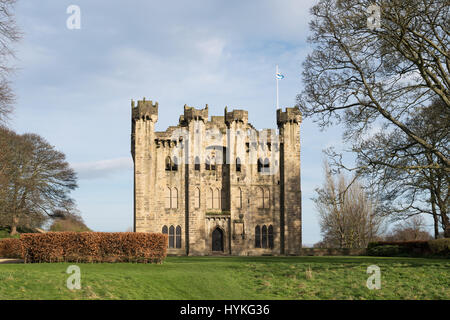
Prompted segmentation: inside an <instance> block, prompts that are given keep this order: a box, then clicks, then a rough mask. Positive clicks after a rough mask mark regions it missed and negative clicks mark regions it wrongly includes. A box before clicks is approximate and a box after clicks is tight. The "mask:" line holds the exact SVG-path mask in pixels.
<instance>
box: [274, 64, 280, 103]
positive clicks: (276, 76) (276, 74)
mask: <svg viewBox="0 0 450 320" xmlns="http://www.w3.org/2000/svg"><path fill="white" fill-rule="evenodd" d="M275 79H276V80H277V110H278V109H279V107H278V65H277V70H276V72H275Z"/></svg>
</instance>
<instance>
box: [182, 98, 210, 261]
mask: <svg viewBox="0 0 450 320" xmlns="http://www.w3.org/2000/svg"><path fill="white" fill-rule="evenodd" d="M181 120H182V122H183V123H184V125H185V126H186V128H187V132H188V134H189V139H187V141H186V145H185V148H186V150H187V154H186V158H187V159H186V164H185V176H184V184H185V197H186V205H185V241H186V244H185V246H186V254H188V255H204V252H205V250H206V246H205V237H206V231H205V215H204V211H205V209H204V208H205V207H206V199H205V197H204V196H203V195H205V194H206V186H205V184H204V183H202V173H203V174H204V165H203V163H204V159H203V150H204V149H205V141H204V137H205V132H206V123H207V122H208V105H206V107H205V108H204V109H196V108H194V107H190V106H187V105H185V106H184V114H183V116H182V119H181ZM196 165H197V167H196ZM196 199H198V200H197V201H198V203H196Z"/></svg>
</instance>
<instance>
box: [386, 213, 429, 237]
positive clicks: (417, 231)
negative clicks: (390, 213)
mask: <svg viewBox="0 0 450 320" xmlns="http://www.w3.org/2000/svg"><path fill="white" fill-rule="evenodd" d="M425 227H426V224H425V220H424V219H423V217H421V216H414V217H412V218H410V219H407V220H406V221H404V222H403V223H398V224H396V225H395V226H394V228H393V230H392V231H391V232H390V233H389V234H388V235H387V236H386V237H385V240H386V241H412V240H430V239H432V237H431V235H430V234H429V233H428V232H427V231H426V230H425Z"/></svg>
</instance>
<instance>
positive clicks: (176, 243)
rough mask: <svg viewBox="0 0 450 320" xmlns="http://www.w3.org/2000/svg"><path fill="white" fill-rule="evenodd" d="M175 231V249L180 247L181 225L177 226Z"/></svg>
mask: <svg viewBox="0 0 450 320" xmlns="http://www.w3.org/2000/svg"><path fill="white" fill-rule="evenodd" d="M176 233H177V234H176V235H177V237H176V241H175V247H176V248H177V249H180V248H181V227H180V226H177V229H176Z"/></svg>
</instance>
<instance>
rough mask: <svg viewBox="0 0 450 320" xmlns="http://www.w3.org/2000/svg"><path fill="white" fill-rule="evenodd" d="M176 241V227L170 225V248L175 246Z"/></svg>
mask: <svg viewBox="0 0 450 320" xmlns="http://www.w3.org/2000/svg"><path fill="white" fill-rule="evenodd" d="M174 242H175V228H174V227H173V226H170V228H169V248H173V246H174Z"/></svg>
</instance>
